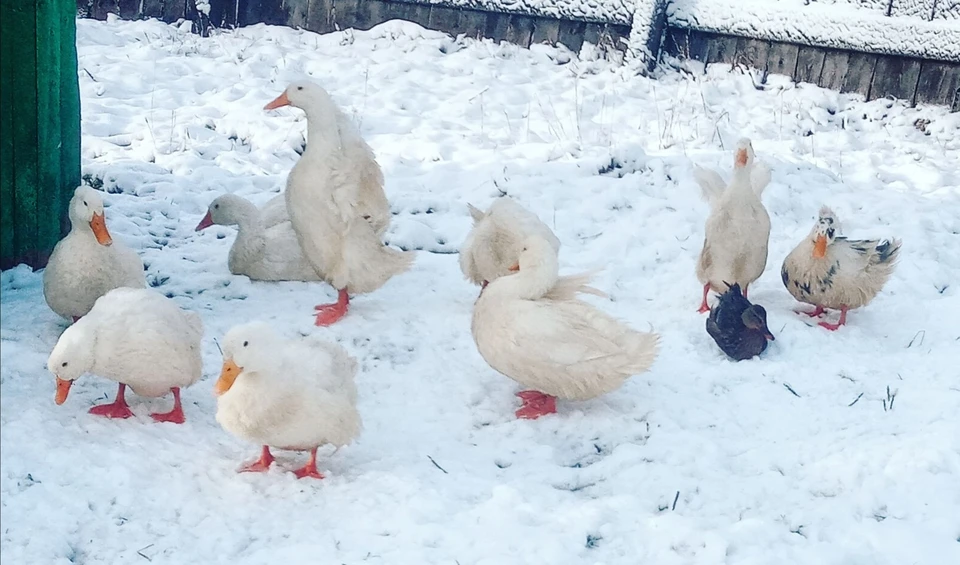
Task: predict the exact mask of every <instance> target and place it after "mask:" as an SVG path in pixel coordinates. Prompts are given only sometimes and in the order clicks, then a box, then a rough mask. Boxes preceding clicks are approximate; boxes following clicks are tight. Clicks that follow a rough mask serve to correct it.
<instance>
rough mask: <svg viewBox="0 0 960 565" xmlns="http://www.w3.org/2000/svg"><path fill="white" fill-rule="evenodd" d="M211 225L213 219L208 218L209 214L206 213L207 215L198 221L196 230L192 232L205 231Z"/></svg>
mask: <svg viewBox="0 0 960 565" xmlns="http://www.w3.org/2000/svg"><path fill="white" fill-rule="evenodd" d="M212 225H213V218H212V217H211V216H210V212H209V211H207V215H206V216H204V217H203V219H202V220H200V223H199V224H197V227H196V229H194V230H193V231H200V230H203V229H207V228H209V227H210V226H212Z"/></svg>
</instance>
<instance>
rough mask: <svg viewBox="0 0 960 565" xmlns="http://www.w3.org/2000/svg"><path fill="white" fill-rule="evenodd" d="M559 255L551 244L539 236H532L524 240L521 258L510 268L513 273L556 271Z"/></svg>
mask: <svg viewBox="0 0 960 565" xmlns="http://www.w3.org/2000/svg"><path fill="white" fill-rule="evenodd" d="M558 267H559V266H558V265H557V254H556V252H555V251H554V249H553V246H552V245H550V242H549V241H547V240H546V239H544V238H542V237H539V236H530V237H527V238H526V239H524V240H523V244H522V247H521V248H520V256H519V258H518V260H517V262H516V263H514V264H513V266H511V267H510V270H511V271H513V272H517V271H533V270H540V269H549V270H554V271H556V270H557V269H558Z"/></svg>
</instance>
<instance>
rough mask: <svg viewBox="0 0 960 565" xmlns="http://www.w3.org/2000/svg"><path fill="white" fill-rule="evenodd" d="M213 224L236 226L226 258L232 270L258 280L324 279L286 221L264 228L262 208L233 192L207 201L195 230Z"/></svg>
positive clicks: (291, 226) (234, 272)
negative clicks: (235, 234)
mask: <svg viewBox="0 0 960 565" xmlns="http://www.w3.org/2000/svg"><path fill="white" fill-rule="evenodd" d="M214 224H217V225H221V226H237V239H236V240H235V241H234V242H233V246H232V247H230V254H229V256H228V257H227V266H228V268H229V269H230V272H231V273H233V274H235V275H246V276H248V277H250V278H251V279H253V280H258V281H319V280H323V279H322V278H321V277H320V275H318V274H317V271H316V269H314V268H313V265H311V264H310V262H309V261H307V258H306V257H304V255H303V250H302V249H300V241H299V240H297V234H296V233H295V232H294V231H293V225H292V224H291V223H290V221H289V220H287V221H284V222H280V223H278V224H275V225H273V226H272V227H269V228H267V227H265V226H264V223H263V219H262V217H261V210H258V209H257V207H256V206H254V205H253V203H252V202H250V201H249V200H246V199H244V198H241V197H239V196H237V195H235V194H224V195H222V196H218V197H217V198H216V199H214V201H213V202H211V203H210V206H209V207H208V208H207V215H206V216H204V217H203V219H202V220H200V223H199V224H197V228H196V231H201V230H203V229H206V228H208V227H210V226H212V225H214Z"/></svg>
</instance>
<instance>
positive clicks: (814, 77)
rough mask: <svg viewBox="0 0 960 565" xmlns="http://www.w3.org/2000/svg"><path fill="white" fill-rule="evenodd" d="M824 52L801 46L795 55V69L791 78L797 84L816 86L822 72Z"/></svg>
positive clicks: (815, 48)
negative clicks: (804, 83) (805, 83)
mask: <svg viewBox="0 0 960 565" xmlns="http://www.w3.org/2000/svg"><path fill="white" fill-rule="evenodd" d="M824 54H825V52H824V50H823V49H820V48H817V47H808V46H806V45H801V46H800V49H799V51H798V53H797V68H796V71H795V72H794V75H793V78H794V80H796V81H797V82H807V83H810V84H817V83H818V82H819V81H820V73H821V72H822V71H823V58H824Z"/></svg>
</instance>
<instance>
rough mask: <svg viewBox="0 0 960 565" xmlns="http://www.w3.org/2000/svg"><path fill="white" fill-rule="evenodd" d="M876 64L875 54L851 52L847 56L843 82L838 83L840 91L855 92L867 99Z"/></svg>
mask: <svg viewBox="0 0 960 565" xmlns="http://www.w3.org/2000/svg"><path fill="white" fill-rule="evenodd" d="M876 66H877V56H876V55H873V54H870V53H855V52H851V53H850V55H849V57H848V58H847V72H846V73H845V74H844V75H843V84H841V85H840V90H841V92H857V93H860V94H862V95H863V96H864V97H866V98H867V99H869V98H870V85H871V84H873V72H874V69H876Z"/></svg>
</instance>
